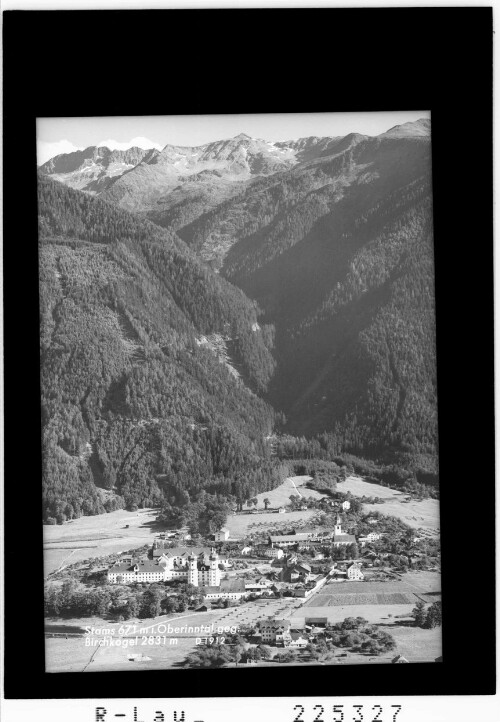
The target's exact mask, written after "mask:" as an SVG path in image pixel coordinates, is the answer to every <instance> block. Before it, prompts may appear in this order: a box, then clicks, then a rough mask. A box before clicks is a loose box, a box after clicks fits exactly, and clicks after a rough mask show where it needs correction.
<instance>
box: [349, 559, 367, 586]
mask: <svg viewBox="0 0 500 722" xmlns="http://www.w3.org/2000/svg"><path fill="white" fill-rule="evenodd" d="M347 578H348V579H350V580H351V582H360V581H361V580H362V579H364V578H365V575H364V574H363V572H362V571H361V566H360V565H359V564H358V563H357V562H353V563H352V564H350V565H349V566H348V567H347Z"/></svg>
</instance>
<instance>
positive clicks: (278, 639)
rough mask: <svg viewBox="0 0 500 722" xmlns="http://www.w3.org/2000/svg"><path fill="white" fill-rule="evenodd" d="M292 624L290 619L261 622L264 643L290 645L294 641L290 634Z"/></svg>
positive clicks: (260, 627)
mask: <svg viewBox="0 0 500 722" xmlns="http://www.w3.org/2000/svg"><path fill="white" fill-rule="evenodd" d="M290 626H291V622H290V620H289V619H264V620H263V621H261V622H259V629H260V633H261V634H262V642H263V643H264V644H269V643H274V644H283V645H285V646H286V645H288V644H289V643H290V641H291V639H292V637H291V634H290Z"/></svg>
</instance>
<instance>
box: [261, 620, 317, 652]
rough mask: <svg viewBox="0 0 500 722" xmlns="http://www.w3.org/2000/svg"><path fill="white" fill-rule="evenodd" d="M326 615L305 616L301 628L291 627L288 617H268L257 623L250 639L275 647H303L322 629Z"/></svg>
mask: <svg viewBox="0 0 500 722" xmlns="http://www.w3.org/2000/svg"><path fill="white" fill-rule="evenodd" d="M327 624H328V617H306V618H305V624H304V627H303V629H300V628H294V627H292V623H291V621H290V620H289V619H273V618H272V617H269V618H268V619H264V620H262V621H260V622H259V623H258V631H257V632H256V633H255V635H254V638H253V640H252V641H254V642H260V643H262V644H268V645H274V646H276V647H290V648H292V649H293V648H295V649H304V647H307V645H308V644H309V642H311V641H312V640H313V639H314V637H315V633H317V632H318V631H321V630H322V629H324V628H325V627H326V626H327Z"/></svg>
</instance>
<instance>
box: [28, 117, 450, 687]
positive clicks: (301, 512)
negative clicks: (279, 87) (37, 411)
mask: <svg viewBox="0 0 500 722" xmlns="http://www.w3.org/2000/svg"><path fill="white" fill-rule="evenodd" d="M431 136H432V133H431V117H430V114H429V112H427V111H414V112H409V111H406V112H388V113H370V112H366V113H318V114H314V113H310V114H289V115H281V114H274V115H273V114H264V115H260V114H258V115H222V116H215V117H214V116H203V115H199V116H196V115H193V116H187V117H176V116H173V117H104V118H100V117H96V118H39V119H38V121H37V163H38V209H39V277H40V310H41V316H40V318H41V328H40V340H41V398H42V421H43V428H42V451H43V523H44V576H45V598H44V605H45V615H46V625H45V637H46V639H45V645H46V669H47V671H48V672H54V673H57V672H68V671H71V672H95V671H108V670H112V671H117V670H120V671H121V670H123V671H131V670H147V669H170V668H174V669H179V668H180V669H190V668H193V667H196V668H219V669H222V670H224V669H227V668H231V667H238V668H240V669H244V668H247V667H248V666H265V667H270V668H271V669H272V668H273V667H276V665H278V664H279V665H353V664H356V665H360V664H370V665H375V664H402V663H410V664H411V663H418V662H436V663H439V662H441V661H442V648H441V624H442V609H441V557H440V534H439V519H440V516H439V483H438V479H439V464H438V461H439V455H438V433H437V419H438V416H437V384H436V351H435V303H434V260H433V219H432V182H431V143H432V137H431Z"/></svg>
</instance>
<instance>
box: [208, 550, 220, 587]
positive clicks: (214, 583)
mask: <svg viewBox="0 0 500 722" xmlns="http://www.w3.org/2000/svg"><path fill="white" fill-rule="evenodd" d="M208 559H209V564H210V572H209V575H208V577H209V582H210V586H211V587H218V586H219V585H220V569H219V557H218V555H217V553H216V551H215V549H212V551H211V553H210V556H209V557H208Z"/></svg>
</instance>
